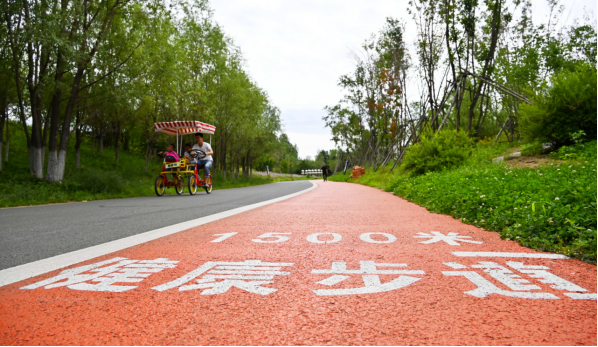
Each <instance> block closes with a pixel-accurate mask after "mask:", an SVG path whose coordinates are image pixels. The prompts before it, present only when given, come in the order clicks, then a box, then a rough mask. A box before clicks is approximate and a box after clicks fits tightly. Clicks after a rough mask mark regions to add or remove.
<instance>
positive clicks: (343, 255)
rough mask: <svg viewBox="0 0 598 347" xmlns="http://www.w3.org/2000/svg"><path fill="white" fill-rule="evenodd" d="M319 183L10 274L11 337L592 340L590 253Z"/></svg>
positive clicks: (7, 329)
mask: <svg viewBox="0 0 598 347" xmlns="http://www.w3.org/2000/svg"><path fill="white" fill-rule="evenodd" d="M319 185H320V187H319V188H317V189H315V190H312V191H311V192H308V193H306V194H303V195H301V196H298V197H295V198H292V199H289V200H286V201H283V202H279V203H275V204H272V205H269V206H265V207H262V208H259V209H256V210H253V211H250V212H246V213H242V214H239V215H236V216H233V217H229V218H226V219H223V220H220V221H216V222H213V223H210V224H206V225H203V226H201V227H197V228H193V229H190V230H187V231H183V232H180V233H177V234H174V235H171V236H167V237H163V238H161V239H158V240H155V241H152V242H148V243H145V244H142V245H139V246H135V247H131V248H128V249H125V250H122V251H118V252H115V253H113V254H109V255H106V256H103V257H99V258H96V259H93V260H90V261H87V262H84V263H81V264H77V265H74V266H72V267H69V268H68V269H62V270H58V271H54V272H51V273H47V274H44V275H41V276H37V277H35V278H31V279H28V280H26V281H22V282H19V283H14V284H11V285H7V286H4V287H1V288H0V343H1V344H2V345H37V344H43V345H89V344H91V345H139V344H142V345H172V344H174V345H246V344H249V345H289V344H292V345H408V344H419V345H594V346H595V345H596V294H595V293H596V267H595V266H593V265H589V264H585V263H583V262H580V261H577V260H572V259H550V258H533V256H537V255H538V254H544V255H548V254H547V253H539V252H535V251H532V250H530V249H528V248H524V247H521V246H519V245H517V244H516V243H515V242H509V241H502V240H500V237H499V235H498V234H497V233H495V232H489V231H484V230H481V229H479V228H476V227H473V226H470V225H465V224H462V223H461V222H460V221H458V220H455V219H453V218H451V217H449V216H444V215H438V214H433V213H429V212H427V211H426V210H425V209H424V208H422V207H419V206H417V205H415V204H412V203H409V202H406V201H405V200H402V199H400V198H398V197H395V196H393V195H391V194H389V193H384V192H381V191H379V190H376V189H373V188H369V187H364V186H360V185H354V184H347V183H334V182H327V183H322V182H319ZM205 202H206V203H208V202H209V197H206V200H205ZM433 232H435V233H433ZM233 233H236V234H233ZM267 233H274V235H271V234H269V235H264V234H267ZM451 233H453V234H451ZM455 233H456V234H455ZM314 234H320V235H314ZM416 236H417V237H416ZM213 241H218V242H213ZM472 241H473V242H472ZM455 252H476V253H455ZM477 252H490V253H477ZM499 252H500V253H499ZM505 253H523V255H522V254H519V255H517V254H514V255H513V254H511V255H509V254H505ZM463 255H467V256H463ZM497 255H498V256H497ZM548 256H549V257H550V256H551V255H548ZM530 257H531V258H530ZM86 265H89V266H87V267H85V266H86Z"/></svg>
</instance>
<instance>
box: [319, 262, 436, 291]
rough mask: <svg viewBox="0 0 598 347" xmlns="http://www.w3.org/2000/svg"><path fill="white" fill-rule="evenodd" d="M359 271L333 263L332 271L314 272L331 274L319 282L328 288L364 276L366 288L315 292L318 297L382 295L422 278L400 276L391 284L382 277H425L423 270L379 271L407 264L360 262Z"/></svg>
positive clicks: (342, 263)
mask: <svg viewBox="0 0 598 347" xmlns="http://www.w3.org/2000/svg"><path fill="white" fill-rule="evenodd" d="M359 263H360V269H359V270H347V263H345V262H333V263H332V268H331V269H330V270H312V272H311V273H312V274H331V275H332V276H330V277H328V278H326V279H324V280H322V281H320V282H318V283H319V284H323V285H326V286H333V285H336V284H338V283H340V282H342V281H344V280H346V279H348V278H350V276H346V275H355V274H358V275H362V277H363V284H364V285H365V286H364V287H359V288H348V289H316V290H313V292H314V293H316V295H318V296H325V295H351V294H372V293H382V292H388V291H391V290H395V289H399V288H403V287H406V286H408V285H410V284H412V283H415V282H417V281H419V280H420V279H421V278H418V277H411V276H399V277H397V278H395V279H393V280H391V281H389V282H386V283H382V282H381V281H380V275H424V274H425V272H424V271H421V270H379V269H378V268H379V267H383V268H388V267H406V266H407V264H376V263H375V262H373V261H360V262H359Z"/></svg>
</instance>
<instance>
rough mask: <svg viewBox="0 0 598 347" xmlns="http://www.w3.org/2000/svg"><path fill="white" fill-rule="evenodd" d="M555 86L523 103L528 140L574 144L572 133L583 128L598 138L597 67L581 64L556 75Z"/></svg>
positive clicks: (524, 131) (522, 124)
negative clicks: (597, 133)
mask: <svg viewBox="0 0 598 347" xmlns="http://www.w3.org/2000/svg"><path fill="white" fill-rule="evenodd" d="M551 81H552V85H551V86H550V87H549V88H547V90H546V91H544V92H542V93H540V94H538V95H537V96H536V98H534V105H533V106H532V105H527V104H525V105H522V106H521V117H520V128H521V133H522V135H523V136H524V137H525V138H526V139H528V140H537V141H542V142H551V143H553V144H554V145H555V146H556V147H560V146H563V145H569V144H572V143H573V139H572V137H571V134H572V133H577V132H579V131H583V132H584V133H585V136H586V140H591V139H596V112H597V109H596V103H597V101H596V93H597V91H596V82H597V81H596V69H595V67H593V66H591V65H588V64H581V65H579V66H578V67H577V69H576V70H575V71H568V70H563V71H562V72H560V73H558V74H555V75H554V76H553V77H552V79H551Z"/></svg>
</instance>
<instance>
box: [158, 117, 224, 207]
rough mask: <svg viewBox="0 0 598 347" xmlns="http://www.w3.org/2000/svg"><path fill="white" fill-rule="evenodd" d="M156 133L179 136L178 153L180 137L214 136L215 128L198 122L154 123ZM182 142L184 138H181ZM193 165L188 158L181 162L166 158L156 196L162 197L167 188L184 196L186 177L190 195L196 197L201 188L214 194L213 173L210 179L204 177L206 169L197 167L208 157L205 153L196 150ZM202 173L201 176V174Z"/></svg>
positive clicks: (159, 177)
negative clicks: (202, 134) (186, 135)
mask: <svg viewBox="0 0 598 347" xmlns="http://www.w3.org/2000/svg"><path fill="white" fill-rule="evenodd" d="M154 129H155V131H156V132H158V131H159V132H163V133H166V134H170V135H176V136H177V144H176V147H177V153H178V152H179V135H184V134H191V133H198V132H200V133H204V134H214V131H215V130H216V127H215V126H212V125H209V124H206V123H202V122H198V121H175V122H160V123H154ZM181 141H182V136H181ZM192 156H193V159H195V163H192V160H190V159H189V158H187V157H183V158H181V160H179V161H169V160H168V159H169V157H166V158H164V161H163V163H162V170H161V172H160V175H159V176H158V177H157V178H156V181H155V184H154V189H155V191H156V195H158V196H162V195H164V193H165V192H166V188H172V187H174V189H175V191H176V193H177V194H178V195H181V194H183V191H184V190H185V177H187V187H188V189H189V194H191V195H195V194H196V193H197V189H198V188H199V187H201V188H203V189H205V191H206V193H208V194H210V193H212V188H213V187H212V173H210V176H209V177H204V173H203V171H204V169H203V168H198V167H197V162H198V161H199V160H202V159H203V158H205V157H206V153H205V152H203V151H198V150H195V153H194V155H192ZM199 171H201V175H200V174H199Z"/></svg>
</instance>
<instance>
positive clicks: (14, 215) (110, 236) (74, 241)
mask: <svg viewBox="0 0 598 347" xmlns="http://www.w3.org/2000/svg"><path fill="white" fill-rule="evenodd" d="M309 187H311V183H310V182H309V181H296V182H280V183H273V184H267V185H262V186H255V187H247V188H237V189H224V190H215V191H214V192H212V194H211V195H207V194H206V193H205V192H203V191H200V192H198V194H197V195H195V196H190V195H189V194H184V195H181V196H177V195H165V196H162V197H155V196H151V197H142V198H130V199H114V200H100V201H90V202H81V203H70V204H58V205H44V206H32V207H23V208H8V209H0V270H3V269H7V268H10V267H13V266H17V265H22V264H26V263H30V262H32V261H36V260H40V259H45V258H48V257H52V256H55V255H59V254H63V253H67V252H72V251H76V250H79V249H82V248H86V247H90V246H95V245H99V244H102V243H105V242H109V241H113V240H118V239H121V238H123V237H127V236H131V235H136V234H139V233H143V232H146V231H150V230H154V229H158V228H162V227H165V226H169V225H173V224H177V223H180V222H184V221H188V220H191V219H196V218H200V217H205V216H209V215H212V214H214V213H218V212H223V211H227V210H231V209H233V208H237V207H241V206H245V205H250V204H255V203H258V202H262V201H266V200H270V199H275V198H278V197H281V196H285V195H288V194H293V193H296V192H298V191H301V190H304V189H307V188H309Z"/></svg>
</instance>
